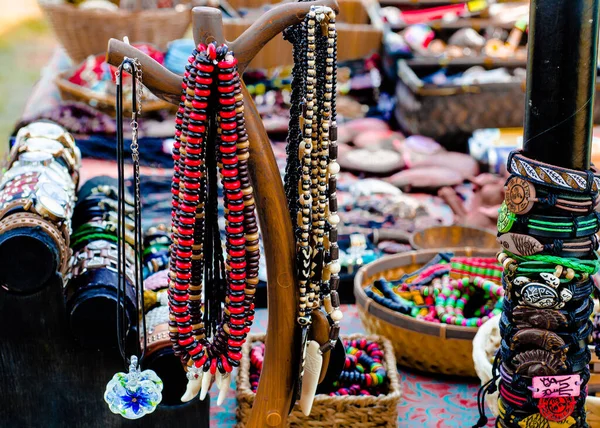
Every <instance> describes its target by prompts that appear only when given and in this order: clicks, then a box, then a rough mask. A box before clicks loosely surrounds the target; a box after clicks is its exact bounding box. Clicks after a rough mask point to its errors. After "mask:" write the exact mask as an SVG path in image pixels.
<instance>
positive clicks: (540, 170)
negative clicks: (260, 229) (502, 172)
mask: <svg viewBox="0 0 600 428" xmlns="http://www.w3.org/2000/svg"><path fill="white" fill-rule="evenodd" d="M507 169H508V172H509V173H511V174H513V175H516V176H519V177H521V178H524V179H525V180H527V181H531V182H533V183H534V184H539V185H541V186H546V187H551V188H554V189H559V190H565V191H567V192H574V193H591V192H598V189H599V188H600V175H597V174H596V171H593V170H588V171H577V170H574V169H568V168H561V167H558V166H554V165H549V164H546V163H543V162H539V161H536V160H533V159H529V158H527V157H525V156H524V155H523V152H522V151H521V150H514V151H512V152H511V153H510V155H509V156H508V161H507Z"/></svg>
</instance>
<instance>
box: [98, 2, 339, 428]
mask: <svg viewBox="0 0 600 428" xmlns="http://www.w3.org/2000/svg"><path fill="white" fill-rule="evenodd" d="M315 5H322V6H328V7H331V8H332V9H334V10H335V11H336V12H337V11H338V6H337V3H336V1H335V0H319V1H314V2H302V3H286V4H281V5H279V6H276V7H274V8H273V9H271V10H269V11H268V12H266V13H265V14H263V15H262V16H261V17H260V18H259V19H258V20H256V21H255V22H254V24H252V26H251V27H250V28H248V29H247V30H246V31H245V32H244V33H243V34H241V35H240V36H239V37H238V38H237V39H236V40H235V41H233V42H226V40H225V38H224V35H223V34H224V33H223V19H222V15H221V11H220V10H218V9H214V8H210V7H197V8H194V9H193V11H192V14H193V17H192V23H193V34H194V40H195V42H196V44H199V43H205V44H206V43H210V42H213V41H216V42H217V43H227V44H228V45H229V47H230V49H231V50H233V52H234V53H235V56H236V58H237V60H238V68H239V71H240V74H242V73H243V72H244V70H245V69H246V68H247V66H248V64H249V63H250V61H252V59H253V58H254V57H255V56H256V55H257V54H258V52H259V51H260V50H261V49H262V47H263V46H264V45H265V44H266V43H267V42H269V40H271V39H272V38H273V37H275V36H276V35H278V34H279V33H280V32H282V31H283V30H284V29H285V28H287V27H289V26H291V25H294V24H297V23H300V22H302V20H303V19H304V17H305V16H306V14H307V13H308V12H309V10H310V8H311V6H315ZM124 57H129V58H137V59H138V60H139V61H140V62H141V64H142V70H143V83H144V85H145V86H146V87H147V88H148V89H150V90H151V91H152V92H153V93H154V94H155V95H156V96H158V97H159V98H162V99H164V100H166V101H169V102H170V103H172V104H175V105H178V104H179V99H180V96H181V83H182V77H181V76H178V75H176V74H174V73H171V72H170V71H168V70H167V69H165V68H164V67H162V66H161V65H159V64H158V63H157V62H156V61H154V60H152V59H151V58H150V57H148V56H147V55H145V54H143V53H142V52H140V51H139V50H137V49H135V48H134V47H132V46H131V45H129V44H127V43H124V42H121V41H119V40H115V39H111V40H110V41H109V44H108V51H107V62H109V63H110V64H112V65H119V64H120V63H121V62H122V60H123V58H124ZM242 92H243V95H244V106H245V119H246V127H247V131H248V135H249V137H250V139H249V141H250V159H249V160H248V163H249V166H250V174H251V178H252V184H253V187H254V191H255V198H256V207H257V214H258V218H259V221H260V228H261V234H262V238H263V243H264V248H265V255H264V256H265V258H266V264H267V277H268V280H267V281H268V310H269V320H268V325H267V336H266V342H265V344H266V348H265V359H264V368H263V372H262V374H261V378H260V384H259V387H258V391H257V394H256V399H255V401H254V407H253V409H252V415H251V417H250V420H249V422H248V427H256V428H264V427H265V426H269V427H283V426H285V425H286V418H287V415H288V413H289V411H290V409H291V406H292V404H293V401H292V400H293V392H294V387H295V381H296V379H297V378H298V362H299V357H300V341H299V329H298V328H297V323H296V314H297V303H298V299H299V292H298V288H297V287H296V267H295V241H294V236H293V228H292V222H291V218H290V214H289V209H288V206H287V201H286V197H285V193H284V189H283V183H282V180H281V176H280V174H279V170H278V168H277V163H276V161H275V156H274V154H273V150H272V148H271V143H270V141H269V138H268V136H267V133H266V131H265V129H264V126H263V124H262V121H261V118H260V115H259V113H258V111H257V109H256V106H255V105H254V102H253V101H252V98H251V96H250V95H249V93H248V90H247V89H246V86H245V85H244V84H243V83H242ZM142 149H143V148H142ZM315 315H316V316H315ZM319 317H321V319H320V318H319ZM311 330H312V332H313V336H314V338H315V339H316V340H318V341H320V342H321V343H323V342H324V340H323V339H322V338H324V337H327V335H328V323H327V320H326V319H324V317H323V316H322V315H321V313H320V312H319V311H315V312H314V315H313V327H312V329H311ZM327 364H328V360H326V359H324V367H323V370H326V366H327Z"/></svg>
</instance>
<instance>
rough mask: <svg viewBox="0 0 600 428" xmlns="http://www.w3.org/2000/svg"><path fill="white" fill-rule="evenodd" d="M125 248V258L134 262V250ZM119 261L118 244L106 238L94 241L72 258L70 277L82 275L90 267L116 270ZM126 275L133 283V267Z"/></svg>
mask: <svg viewBox="0 0 600 428" xmlns="http://www.w3.org/2000/svg"><path fill="white" fill-rule="evenodd" d="M125 248H126V251H125V258H126V260H127V262H128V263H129V264H130V265H131V264H133V263H134V254H133V250H132V249H131V248H130V247H127V246H126V247H125ZM117 262H118V248H117V245H116V244H114V243H112V242H110V241H105V240H97V241H92V242H90V243H88V244H87V245H86V246H85V247H83V248H82V249H80V250H78V251H77V252H76V253H75V254H74V255H73V257H72V258H71V272H70V273H69V277H72V276H78V275H82V274H83V273H85V272H86V271H87V270H88V269H99V268H107V269H110V270H113V271H115V272H116V266H117ZM126 276H127V279H128V280H129V282H131V283H132V284H133V283H134V281H133V272H132V271H131V269H128V271H127V272H126Z"/></svg>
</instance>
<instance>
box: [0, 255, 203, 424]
mask: <svg viewBox="0 0 600 428" xmlns="http://www.w3.org/2000/svg"><path fill="white" fill-rule="evenodd" d="M5 262H9V261H8V260H5ZM0 325H1V326H2V327H1V328H0V398H1V401H2V403H1V404H0V425H1V426H5V427H46V428H49V427H57V428H63V427H86V428H112V427H115V428H116V427H122V426H127V427H157V426H165V427H166V426H172V425H173V424H174V423H175V421H176V423H178V424H180V425H181V426H194V427H197V428H208V427H209V422H208V421H209V407H210V403H209V399H208V398H207V399H206V400H204V401H199V400H194V401H192V402H190V403H189V404H188V405H185V406H173V407H167V406H162V405H161V406H159V407H158V408H157V409H156V410H155V411H154V412H153V413H152V414H150V415H147V416H145V417H144V418H142V419H139V420H137V421H128V420H125V419H123V418H122V417H121V416H119V415H115V414H113V413H112V412H111V411H110V410H109V409H108V405H107V404H106V403H105V402H104V398H103V397H104V390H105V388H106V384H107V383H108V381H109V380H110V379H111V378H112V377H113V375H114V374H115V373H116V372H118V371H126V367H125V366H124V364H123V360H122V359H121V356H120V355H119V352H118V351H117V350H116V349H113V350H110V351H97V350H94V349H83V348H81V347H80V346H78V344H77V343H75V341H74V340H73V338H72V337H71V336H70V334H69V326H68V323H67V317H66V314H65V307H64V297H63V288H62V281H61V280H60V278H58V277H56V278H55V279H54V280H52V281H51V282H50V283H49V285H48V286H47V287H45V288H44V289H43V290H41V291H39V292H37V293H36V294H32V295H20V296H19V295H15V294H9V293H7V292H5V291H4V290H0ZM115 334H116V326H115Z"/></svg>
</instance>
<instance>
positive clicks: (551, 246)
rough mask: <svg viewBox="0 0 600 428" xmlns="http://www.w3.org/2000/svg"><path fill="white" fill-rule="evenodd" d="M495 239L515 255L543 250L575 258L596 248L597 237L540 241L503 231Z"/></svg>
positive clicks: (531, 253) (529, 254) (526, 254)
mask: <svg viewBox="0 0 600 428" xmlns="http://www.w3.org/2000/svg"><path fill="white" fill-rule="evenodd" d="M497 241H498V243H499V244H500V245H502V247H503V248H504V249H505V250H506V251H509V252H511V253H512V254H516V255H517V256H532V255H534V254H539V253H542V252H544V253H547V254H552V255H554V256H558V257H571V258H576V257H584V256H586V255H588V254H589V253H591V252H593V251H596V250H597V249H598V237H597V236H596V235H595V234H594V235H591V236H589V237H587V238H583V239H578V240H570V241H564V240H562V239H554V240H548V241H547V242H542V241H541V240H538V239H536V238H534V237H533V236H529V235H522V234H519V233H504V234H502V235H500V236H498V239H497Z"/></svg>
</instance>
